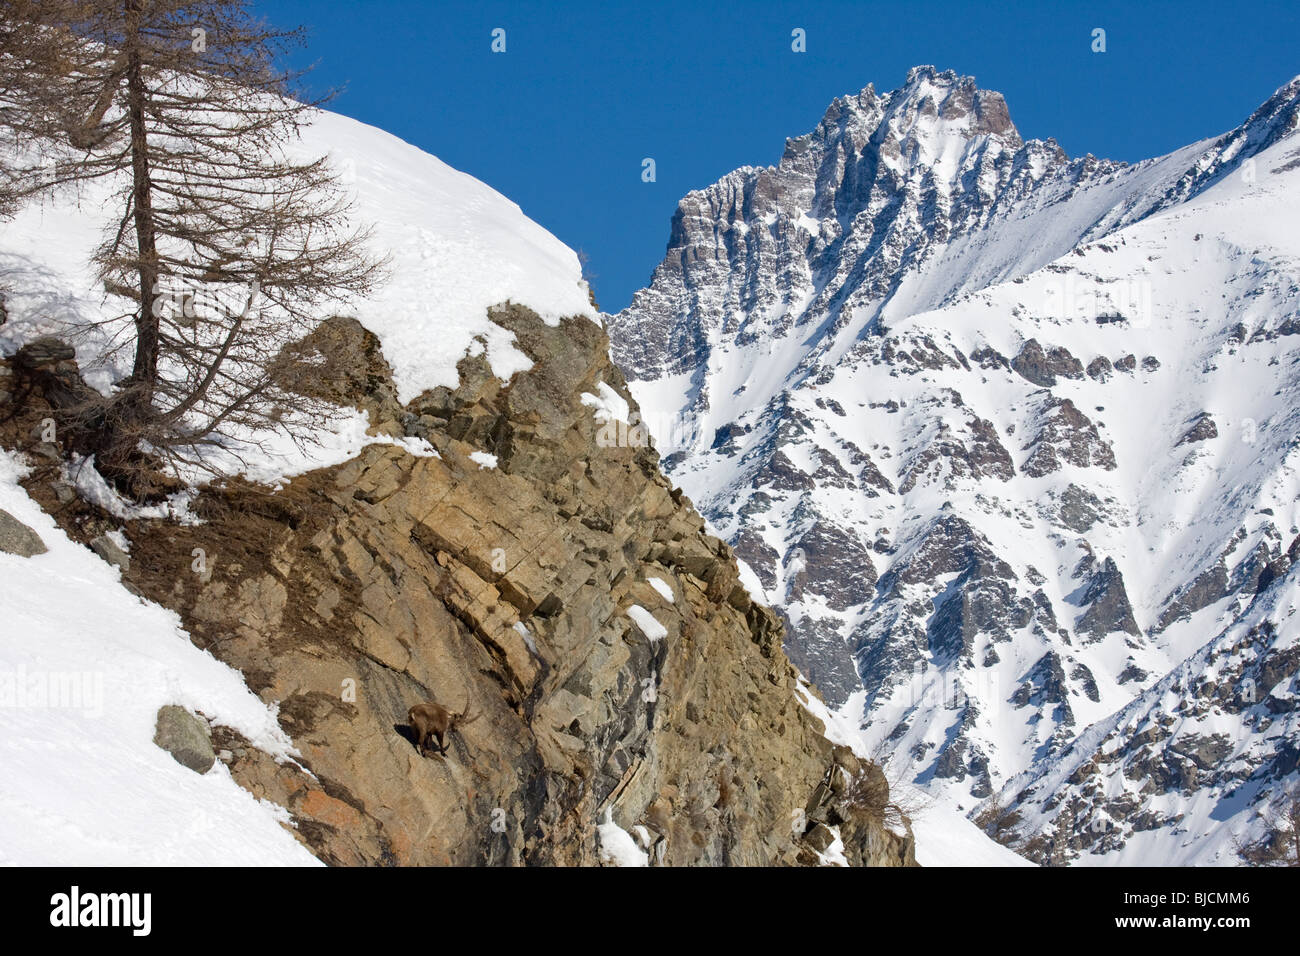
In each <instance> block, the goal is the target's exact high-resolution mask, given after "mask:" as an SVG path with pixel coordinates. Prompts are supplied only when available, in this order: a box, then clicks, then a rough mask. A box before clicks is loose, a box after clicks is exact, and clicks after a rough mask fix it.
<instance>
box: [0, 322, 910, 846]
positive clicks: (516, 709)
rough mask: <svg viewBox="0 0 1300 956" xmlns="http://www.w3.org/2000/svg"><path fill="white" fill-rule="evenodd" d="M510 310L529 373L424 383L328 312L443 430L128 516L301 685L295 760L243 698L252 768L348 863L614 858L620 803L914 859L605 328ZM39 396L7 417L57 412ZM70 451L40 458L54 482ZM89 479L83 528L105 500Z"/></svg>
mask: <svg viewBox="0 0 1300 956" xmlns="http://www.w3.org/2000/svg"><path fill="white" fill-rule="evenodd" d="M492 317H493V319H494V321H496V322H497V323H498V324H499V325H501V326H502V327H504V328H505V329H508V330H510V331H511V332H513V333H514V336H515V340H516V344H517V346H518V347H519V348H520V349H521V350H522V351H523V352H524V353H525V354H527V355H528V357H529V358H530V359H531V360H532V361H533V363H534V364H533V367H532V369H531V370H529V371H527V372H522V373H518V374H516V375H515V376H514V377H513V378H512V379H511V380H510V382H508V383H503V382H501V381H499V380H498V379H496V378H495V377H494V376H493V375H492V374H491V372H490V370H489V369H488V367H487V366H486V364H485V363H484V362H483V360H482V359H481V358H478V359H475V358H466V359H465V360H463V361H462V362H461V365H460V377H461V382H460V385H459V387H458V388H456V389H454V390H452V389H448V388H438V389H435V390H433V391H431V392H426V393H424V394H422V395H420V396H418V397H417V398H416V399H415V400H413V401H412V402H410V403H408V404H407V405H406V406H402V405H400V404H399V403H398V402H397V400H396V398H395V394H396V393H395V390H394V389H393V388H392V383H391V379H390V376H389V374H388V369H387V367H386V364H385V362H384V359H383V356H382V355H381V354H380V351H379V348H378V343H377V342H376V340H375V339H374V337H373V336H370V335H369V334H368V333H366V332H365V331H364V330H362V329H361V328H360V326H358V325H356V323H354V322H350V321H347V320H336V321H332V322H331V323H329V324H328V325H327V326H325V327H323V328H322V330H321V331H320V332H319V333H317V334H320V335H330V336H338V337H342V338H343V340H344V343H345V345H346V347H347V348H348V349H349V350H350V351H351V353H352V354H354V355H355V356H356V357H357V367H356V369H355V374H353V375H351V376H349V378H348V380H346V381H343V382H338V383H328V385H327V386H323V390H324V391H325V392H327V393H328V394H330V395H331V396H332V397H335V398H339V399H347V400H349V401H352V402H355V403H356V404H357V405H358V406H359V407H361V408H363V409H365V410H366V411H368V412H369V414H370V418H371V420H372V422H375V423H376V425H377V428H378V430H379V432H380V433H387V434H389V435H392V436H393V437H394V438H405V437H408V436H411V437H418V438H421V439H425V440H427V441H428V442H429V443H430V444H431V445H432V447H433V448H434V449H436V454H418V453H413V452H412V450H410V448H408V447H406V446H402V445H396V444H376V445H371V446H369V447H367V448H366V449H365V450H364V451H363V453H362V454H361V455H360V456H359V457H357V458H356V459H354V460H352V461H349V462H347V463H345V464H343V465H340V466H337V467H333V468H328V469H322V470H319V471H315V472H310V473H308V474H305V475H302V476H300V477H297V478H295V479H293V480H292V481H290V482H288V483H287V484H286V485H285V486H284V487H281V488H278V489H275V490H271V489H267V488H263V487H258V486H253V485H249V484H246V483H244V482H231V483H228V484H227V485H225V486H224V487H221V488H211V489H208V490H207V491H205V492H204V493H203V494H202V495H200V497H199V498H198V499H197V500H196V502H195V503H194V506H193V510H194V512H195V513H196V514H198V515H199V516H200V517H201V518H202V522H201V523H198V524H177V523H171V522H163V521H158V520H132V521H127V522H125V524H124V528H125V533H126V535H127V536H128V538H129V539H130V541H131V542H132V549H131V563H130V568H129V571H127V572H126V573H125V574H124V579H125V581H126V582H127V584H128V586H130V587H132V588H134V589H137V590H138V591H139V592H140V593H141V594H142V595H145V596H147V597H149V598H151V599H153V600H156V601H158V602H159V603H162V604H164V605H166V606H169V607H172V608H175V609H176V610H177V611H179V612H180V613H181V615H182V618H183V620H184V622H185V624H186V626H187V628H188V629H189V631H190V633H191V635H192V636H193V638H194V640H195V641H196V642H197V643H199V644H200V646H204V647H206V648H208V649H209V650H210V651H211V652H212V653H213V654H215V655H216V656H218V657H219V658H221V659H222V660H224V661H226V662H228V663H230V664H231V665H233V666H234V667H236V668H237V669H239V670H240V671H242V672H243V673H244V675H245V677H246V679H247V681H248V683H249V685H250V687H252V688H253V689H254V690H255V691H256V692H257V693H259V694H260V695H261V696H262V697H263V698H264V699H266V700H267V701H269V702H276V703H278V705H279V715H280V722H281V724H282V726H283V727H284V729H285V730H286V731H287V732H288V733H289V734H290V736H291V737H292V739H293V741H294V743H295V745H296V746H297V748H298V750H299V751H300V753H301V760H300V766H293V765H291V764H287V763H281V764H277V763H276V762H275V761H274V760H272V759H271V758H270V757H268V756H267V755H265V754H263V753H261V752H260V751H258V750H256V749H255V748H253V747H252V746H250V745H249V743H248V742H247V741H245V740H243V739H241V738H240V737H239V736H238V734H236V733H235V732H233V731H231V730H230V729H229V728H222V727H218V728H216V732H215V737H216V739H215V741H214V743H215V745H216V747H217V748H218V749H219V750H221V751H223V752H224V753H225V754H228V757H226V758H223V759H227V761H228V764H229V769H230V772H231V773H232V774H233V776H234V777H235V779H236V780H237V781H239V782H240V783H241V784H243V785H244V786H245V787H247V788H248V789H249V790H251V791H252V792H253V793H254V794H256V795H257V796H259V797H262V798H264V799H268V800H271V801H273V802H275V803H278V804H280V805H282V806H284V807H286V808H287V809H288V810H289V811H290V813H291V814H292V815H293V819H294V824H295V827H296V832H297V833H298V834H299V835H300V836H301V838H302V839H303V840H304V841H305V842H306V843H307V845H308V846H309V847H310V848H311V849H312V850H313V852H315V853H316V854H317V855H318V856H320V857H321V858H322V859H324V860H326V861H328V862H331V863H339V864H401V865H405V864H415V865H419V864H489V865H491V864H583V865H585V864H594V863H597V862H598V861H599V860H600V843H599V838H598V836H597V830H596V824H597V823H598V822H599V820H600V818H601V815H602V814H603V813H604V812H605V811H606V810H607V809H608V810H610V811H611V812H612V817H613V820H614V822H616V823H618V824H620V825H621V826H623V827H625V828H628V829H633V828H635V827H644V828H645V831H644V832H645V840H644V841H643V842H645V843H646V845H647V846H646V848H647V850H648V851H649V856H650V859H651V861H652V862H654V863H662V864H671V865H682V864H756V865H758V864H792V863H815V862H817V861H818V860H819V859H820V858H819V857H818V855H817V853H816V847H815V842H809V840H808V839H806V838H805V833H806V832H807V833H812V832H813V831H815V830H816V829H817V827H819V826H820V827H822V828H823V829H827V828H831V827H835V828H838V829H839V831H840V833H841V834H842V835H843V838H844V840H845V844H846V846H845V852H846V855H847V857H848V859H849V860H850V862H853V863H857V864H861V865H908V864H913V863H914V858H913V856H912V842H911V837H910V835H909V834H908V833H907V832H906V829H905V826H904V827H902V828H900V826H899V825H898V824H894V825H893V827H892V828H891V827H890V826H887V825H886V824H885V823H884V822H883V821H882V820H880V819H878V818H877V816H876V815H874V814H873V812H872V808H869V807H868V808H864V807H862V806H860V805H857V804H854V803H853V802H852V801H850V800H847V799H846V798H845V797H844V793H845V788H844V787H843V786H842V785H840V781H842V780H843V779H846V778H847V777H848V776H849V775H852V774H860V773H862V772H864V771H863V768H862V766H861V765H860V763H859V762H858V761H857V759H856V758H855V757H853V755H852V754H851V753H850V752H849V751H848V750H847V748H843V747H836V746H833V745H832V744H831V743H830V742H828V741H827V740H826V738H825V737H824V736H823V728H822V725H821V723H820V722H819V721H818V720H817V719H816V718H814V717H812V716H811V715H810V714H809V712H808V711H807V710H806V709H805V707H804V706H802V705H801V704H800V697H801V695H804V694H805V692H804V691H803V690H801V689H800V687H799V684H798V675H797V673H796V671H795V670H794V668H793V667H792V666H791V664H790V663H789V661H788V660H787V659H786V657H785V655H784V653H783V652H782V648H781V641H782V626H781V623H780V620H779V618H778V617H777V616H776V615H775V614H773V612H771V611H769V610H768V609H767V608H765V607H762V606H760V605H758V604H755V603H754V602H753V601H752V600H751V599H750V597H749V595H748V593H747V592H746V591H745V589H744V588H743V587H742V586H741V585H740V584H739V582H738V573H737V566H736V563H735V561H734V559H733V557H732V554H731V551H730V549H729V548H728V547H727V546H726V545H725V544H724V543H722V542H721V541H719V540H717V539H716V538H713V537H712V536H710V535H708V534H707V533H706V532H705V530H704V527H703V522H702V521H701V519H700V518H699V516H698V515H697V514H696V513H695V511H694V510H693V508H692V507H691V505H690V502H689V501H688V500H687V499H685V498H684V497H683V495H682V494H681V492H680V491H679V490H677V489H674V488H673V487H672V486H671V485H670V484H669V483H668V482H667V481H666V480H665V479H664V478H663V476H662V475H661V474H660V473H659V471H658V468H657V465H656V461H657V456H656V455H655V453H654V450H653V449H652V448H649V447H638V444H637V443H635V442H632V443H627V444H623V445H620V444H617V443H610V442H607V441H603V440H602V428H605V427H606V426H605V425H602V423H600V422H598V421H597V419H596V416H595V415H594V414H593V408H592V407H591V405H590V403H585V402H584V395H586V396H591V395H593V394H599V393H600V392H601V391H602V390H601V386H602V384H603V385H605V386H607V387H609V388H611V389H613V390H614V391H615V392H621V393H625V392H626V385H625V383H624V381H623V378H622V376H621V374H620V373H619V371H618V369H617V368H616V367H615V366H613V365H612V364H611V363H610V361H609V358H608V340H607V339H606V337H605V335H604V333H603V331H602V330H601V329H600V328H599V327H598V326H597V325H596V324H594V323H592V322H590V321H588V320H586V319H572V320H567V321H565V322H563V323H562V324H560V325H559V326H558V327H550V326H547V325H546V324H544V323H543V322H542V321H541V320H540V319H538V318H537V317H536V316H535V315H533V314H532V313H530V312H529V311H528V310H526V309H523V308H520V307H516V306H509V307H504V308H501V309H498V310H496V311H495V312H494V314H493V316H492ZM29 402H30V404H29V405H28V407H27V408H26V409H25V410H24V416H20V417H19V418H18V419H16V420H15V422H14V423H13V425H12V427H11V429H10V430H9V431H8V432H7V435H6V440H7V441H10V442H13V443H15V444H24V443H25V441H26V439H25V436H26V435H28V434H29V433H30V428H31V426H32V424H33V423H34V422H39V419H40V416H41V414H42V410H41V407H40V402H39V399H38V398H30V399H29ZM632 408H633V410H635V405H633V406H632ZM476 452H484V453H487V454H490V455H495V461H496V464H495V466H492V465H490V464H488V462H490V461H491V459H485V458H483V457H482V456H481V455H480V456H478V460H475V459H472V458H471V457H470V455H471V454H473V453H476ZM48 470H49V469H46V471H48ZM47 479H48V475H47V474H46V473H45V472H44V471H42V470H40V469H38V470H37V471H36V472H34V473H33V475H32V476H31V477H30V478H29V480H28V481H29V487H30V492H31V493H32V495H33V496H34V497H37V498H38V500H42V501H43V502H44V503H46V505H47V507H49V508H51V510H53V509H55V508H56V507H57V505H58V502H57V501H56V499H55V497H54V492H53V490H52V486H51V485H50V484H49V483H48V480H47ZM71 507H72V510H71V511H69V509H68V508H66V507H65V508H63V509H62V513H63V515H64V517H65V520H66V521H67V522H68V524H69V526H70V529H71V530H72V531H73V533H75V534H78V535H81V536H88V535H89V534H90V533H91V532H93V531H95V530H96V529H97V528H98V527H99V526H101V525H102V524H103V518H102V517H97V516H95V515H94V514H93V513H92V514H90V515H89V516H87V515H86V514H85V513H80V514H78V512H77V509H78V508H81V509H83V511H84V510H90V511H92V512H93V509H88V506H85V505H80V504H74V505H73V506H71ZM200 556H201V557H200ZM656 579H657V580H656ZM426 699H435V700H437V701H438V702H440V703H442V704H444V705H445V706H447V707H448V708H450V709H451V710H453V711H458V712H459V711H463V710H467V709H468V710H469V711H471V712H473V714H474V715H476V716H475V719H473V720H471V721H469V722H467V723H465V724H464V726H463V727H462V728H461V729H460V730H458V731H456V732H453V733H452V734H451V736H450V738H449V744H448V751H447V754H446V756H445V757H443V756H434V757H429V758H425V757H421V756H420V755H419V754H418V753H417V752H416V749H415V747H414V746H413V742H412V739H411V732H410V730H409V728H407V727H406V726H405V725H406V712H407V709H408V707H410V706H411V705H412V704H415V703H417V702H420V701H424V700H426ZM882 779H883V778H882ZM886 800H887V788H886ZM895 831H897V832H895ZM817 832H820V831H817Z"/></svg>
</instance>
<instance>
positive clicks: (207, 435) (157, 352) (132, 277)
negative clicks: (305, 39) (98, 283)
mask: <svg viewBox="0 0 1300 956" xmlns="http://www.w3.org/2000/svg"><path fill="white" fill-rule="evenodd" d="M300 42H301V33H300V31H297V30H294V31H287V32H286V31H280V30H276V29H273V28H271V27H269V26H267V25H265V24H264V23H263V22H262V21H260V20H257V19H255V18H254V17H253V15H252V14H251V12H250V10H249V9H248V3H247V2H245V0H227V2H216V0H50V2H41V0H6V2H5V5H4V7H3V12H2V13H0V135H3V136H4V137H5V138H6V139H7V140H8V142H7V143H4V144H0V145H2V146H4V147H5V153H6V154H7V155H8V156H9V157H10V159H9V160H6V162H5V165H6V169H5V170H4V174H3V186H2V187H0V200H2V199H3V198H4V197H5V196H8V197H10V199H11V200H14V201H22V200H24V199H28V198H30V197H34V196H36V195H38V194H40V193H44V192H48V191H50V190H65V191H66V190H69V189H76V190H86V189H87V188H100V189H106V190H107V193H108V195H109V196H110V197H111V199H110V200H109V202H110V205H109V207H108V208H110V209H111V210H112V213H113V215H112V220H111V227H110V228H109V229H108V230H107V231H106V234H105V236H104V240H103V243H102V245H101V246H100V247H99V249H98V251H97V253H96V254H95V265H96V266H97V268H98V271H99V274H100V276H101V278H102V280H103V284H104V290H105V296H106V301H108V302H114V301H118V302H125V308H124V310H123V311H122V312H120V313H117V314H112V313H114V312H115V310H109V311H110V317H109V318H108V319H106V320H105V321H104V322H103V323H101V325H103V326H106V327H107V331H108V332H109V333H110V336H109V341H110V342H112V343H113V345H112V347H111V348H110V354H109V356H108V357H109V358H110V359H113V358H116V359H117V360H118V362H119V367H121V368H122V369H123V371H125V369H126V367H127V365H128V362H129V373H128V374H125V375H124V377H122V378H121V380H120V381H119V382H118V383H117V385H116V387H115V389H114V390H113V392H112V394H111V395H108V396H105V397H104V398H103V399H102V400H99V399H98V398H97V399H95V400H91V401H80V402H78V403H76V406H75V407H70V408H65V409H62V410H61V413H62V415H63V418H64V428H63V435H64V439H65V442H71V444H72V445H73V447H74V448H75V449H76V450H78V451H80V452H82V453H84V454H95V455H96V461H97V464H98V466H99V468H100V470H101V472H103V473H104V474H105V475H106V476H108V477H110V478H112V479H114V480H116V481H118V482H119V483H122V484H124V485H125V486H129V487H132V488H134V489H135V490H137V491H143V490H146V487H147V486H148V485H149V476H151V475H154V474H155V473H156V472H157V470H158V468H159V466H160V465H162V464H172V465H180V464H196V463H198V464H201V463H202V462H204V461H205V460H208V458H209V457H210V456H209V455H207V454H205V452H207V451H210V449H211V446H213V445H222V446H224V447H225V449H226V450H227V451H228V452H230V453H234V454H238V449H239V448H245V449H247V448H248V447H250V444H251V445H252V446H256V445H258V444H259V443H260V439H259V437H258V436H266V435H267V434H269V433H270V432H272V431H275V430H279V431H281V432H283V433H287V434H289V435H290V436H291V437H292V438H294V439H295V440H296V441H298V442H300V443H303V442H310V441H311V437H312V435H313V434H315V429H316V428H317V427H318V426H319V424H320V422H321V419H322V416H323V415H325V414H326V413H327V409H325V408H324V407H322V406H321V405H320V403H318V402H315V401H312V400H309V399H306V398H305V397H304V396H303V395H301V394H300V393H299V392H298V391H296V390H294V389H292V388H290V387H288V386H287V384H286V383H288V382H290V381H291V380H293V379H294V378H295V377H297V378H298V379H299V380H301V376H302V367H303V365H304V363H309V364H311V363H314V364H315V365H316V366H318V368H317V369H316V372H317V373H318V374H320V375H328V374H330V363H331V362H332V361H333V360H334V359H335V358H337V357H332V356H328V355H322V354H319V353H316V352H311V353H310V354H308V350H307V349H306V348H305V347H303V346H301V345H300V344H299V343H301V342H302V340H303V339H304V338H305V337H306V336H307V334H308V333H310V331H311V330H312V329H313V328H315V327H316V325H317V324H318V323H319V321H320V319H321V318H322V317H323V310H325V309H326V308H327V306H328V304H329V303H331V302H337V301H340V300H346V299H347V298H349V297H351V296H359V295H364V294H366V293H367V292H368V291H369V290H370V289H371V287H372V285H373V284H374V283H375V282H376V281H378V280H379V278H380V277H381V275H382V271H383V270H382V263H380V262H378V261H377V260H376V259H375V257H373V256H372V255H371V254H370V253H369V252H368V241H369V234H368V232H366V231H364V230H359V229H356V228H354V226H353V225H352V223H351V206H350V203H349V200H348V198H347V196H346V194H345V192H344V190H343V187H342V186H341V185H340V184H339V183H338V181H337V179H336V178H335V174H334V171H333V170H332V169H331V167H330V166H329V164H328V162H327V159H326V158H322V157H313V156H310V155H307V154H306V153H305V151H304V149H303V146H302V144H301V141H300V139H299V133H300V131H301V129H302V128H303V126H304V125H305V124H306V123H308V122H310V120H311V115H312V112H313V111H314V110H316V109H317V108H318V107H319V105H320V102H321V101H320V100H314V101H313V100H309V99H307V98H306V97H304V96H303V95H302V94H301V91H300V90H298V89H297V84H298V81H299V80H300V79H301V73H295V72H292V71H288V70H285V69H282V68H279V67H278V66H277V64H276V59H277V57H279V56H281V55H282V54H284V53H285V52H287V51H288V50H289V49H290V48H292V47H293V46H295V45H297V44H298V43H300ZM90 184H96V185H95V186H91V185H90ZM98 184H107V186H106V187H104V186H100V185H98ZM95 195H100V193H96V194H95Z"/></svg>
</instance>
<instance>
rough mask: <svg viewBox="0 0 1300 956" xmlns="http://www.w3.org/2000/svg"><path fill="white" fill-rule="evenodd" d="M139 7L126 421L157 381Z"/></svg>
mask: <svg viewBox="0 0 1300 956" xmlns="http://www.w3.org/2000/svg"><path fill="white" fill-rule="evenodd" d="M140 3H141V0H126V36H125V43H126V55H127V68H126V70H127V72H126V82H127V114H128V116H129V119H130V123H131V176H132V182H133V187H134V188H133V195H132V204H133V212H134V224H135V237H136V246H137V249H138V250H139V254H140V264H139V267H138V275H139V281H140V297H139V305H140V313H139V315H138V316H137V317H136V320H135V326H136V343H135V364H134V367H133V368H132V370H131V378H130V380H129V382H130V384H129V386H128V388H129V391H130V393H131V395H130V397H129V398H128V399H127V401H128V403H129V412H130V414H128V416H127V417H128V420H132V421H135V420H138V416H140V415H146V414H148V410H149V408H150V407H151V406H152V404H153V390H154V383H155V382H156V381H157V378H158V317H157V316H156V315H155V314H154V301H155V299H156V297H157V294H158V288H157V287H158V246H157V236H156V234H155V231H154V217H153V186H152V183H151V182H150V178H149V156H148V152H147V149H148V138H147V133H146V130H145V119H144V103H145V89H144V76H143V70H142V67H141V57H140Z"/></svg>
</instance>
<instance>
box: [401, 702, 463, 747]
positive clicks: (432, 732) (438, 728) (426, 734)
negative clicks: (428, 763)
mask: <svg viewBox="0 0 1300 956" xmlns="http://www.w3.org/2000/svg"><path fill="white" fill-rule="evenodd" d="M479 716H480V715H479V714H473V715H471V714H470V712H469V696H468V695H466V697H465V709H464V710H463V711H461V712H460V713H459V714H453V713H452V712H451V711H449V710H448V709H447V708H446V707H444V706H442V704H438V703H435V702H434V701H431V700H430V701H427V702H425V703H423V704H416V705H415V706H414V707H412V708H411V709H410V710H408V711H407V712H406V719H407V721H408V722H409V723H410V725H411V729H412V730H413V731H415V747H416V749H417V750H419V751H420V756H422V757H427V756H428V754H427V753H426V752H425V750H426V748H427V747H428V744H429V738H430V737H436V738H437V739H438V753H439V754H441V755H443V756H446V754H447V735H448V734H450V733H451V732H452V731H453V730H456V729H457V728H458V727H463V726H465V725H466V724H468V723H470V722H472V721H475V720H478V718H479Z"/></svg>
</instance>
